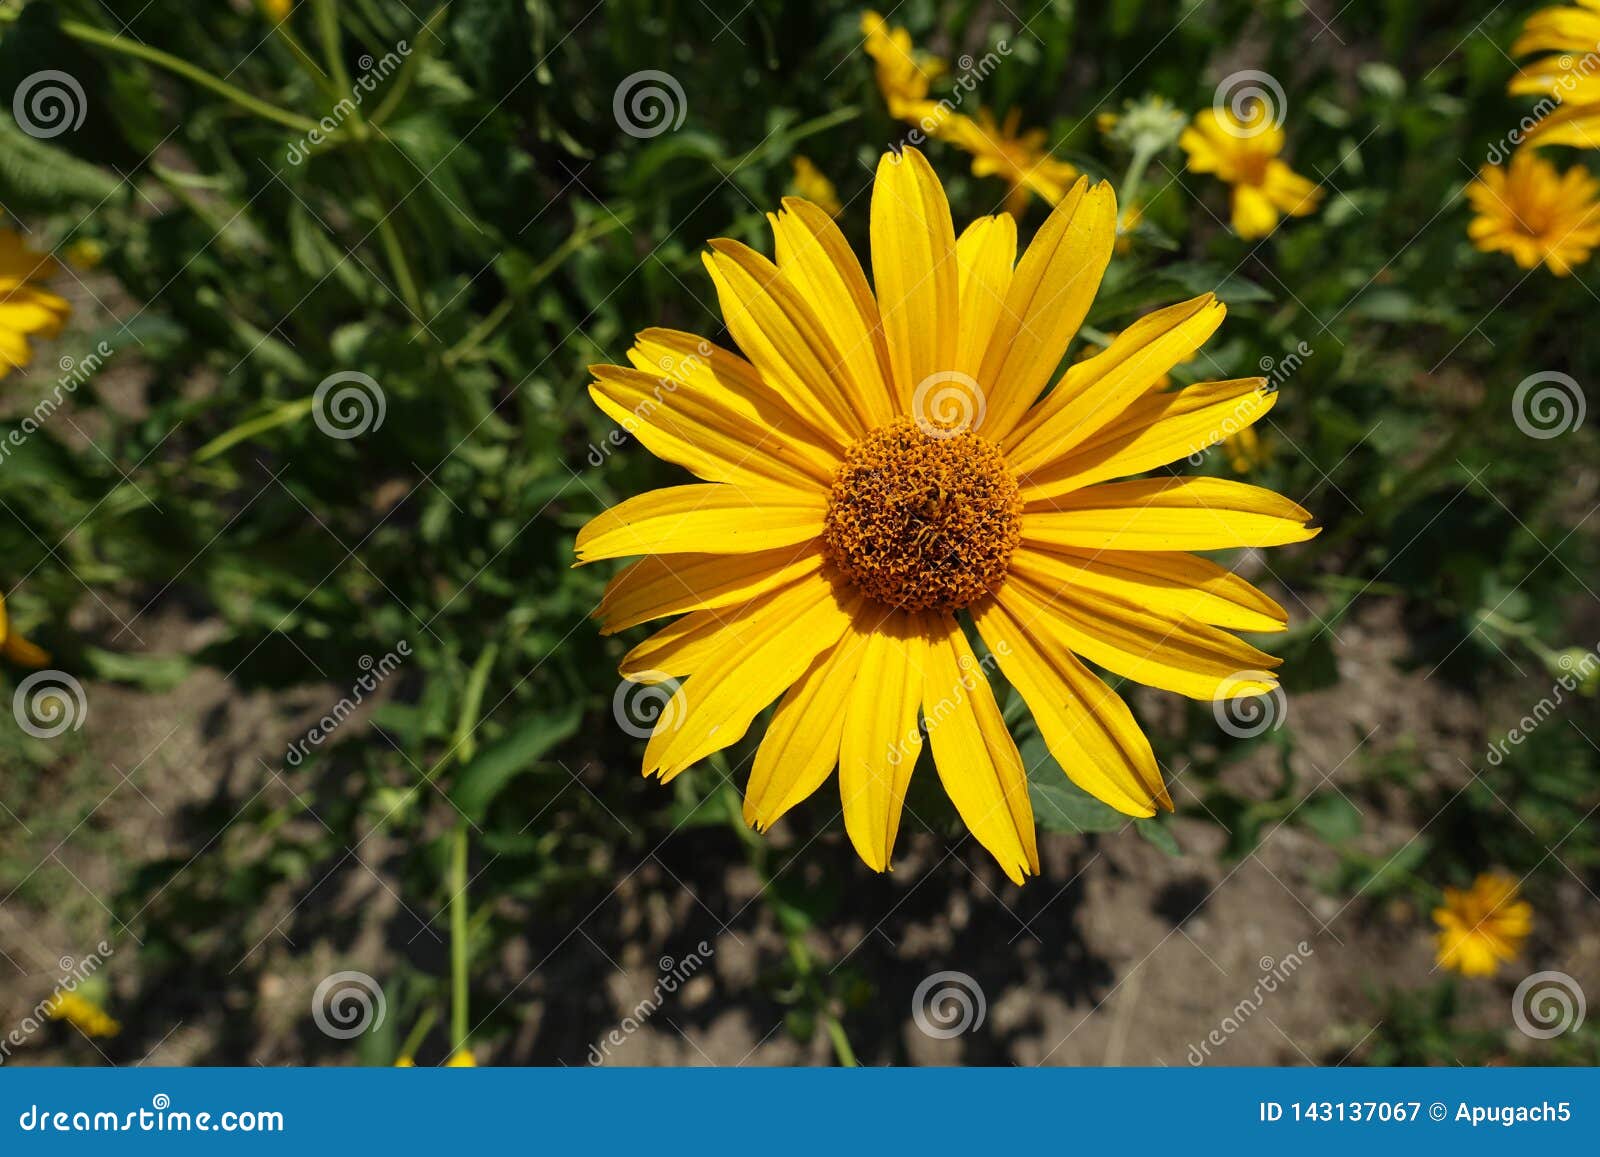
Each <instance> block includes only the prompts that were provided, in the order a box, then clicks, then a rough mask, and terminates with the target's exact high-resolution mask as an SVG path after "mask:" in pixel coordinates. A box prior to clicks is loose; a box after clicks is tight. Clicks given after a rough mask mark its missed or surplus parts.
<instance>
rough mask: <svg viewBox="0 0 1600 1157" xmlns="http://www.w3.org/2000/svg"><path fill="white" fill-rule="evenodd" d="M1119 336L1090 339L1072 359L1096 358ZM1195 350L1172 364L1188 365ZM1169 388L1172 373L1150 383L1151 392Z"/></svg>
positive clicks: (1119, 246)
mask: <svg viewBox="0 0 1600 1157" xmlns="http://www.w3.org/2000/svg"><path fill="white" fill-rule="evenodd" d="M1116 251H1117V252H1118V253H1120V252H1122V235H1121V232H1120V230H1119V232H1118V235H1117V245H1116ZM1121 336H1122V332H1121V331H1120V330H1112V331H1111V332H1110V333H1108V334H1106V335H1105V344H1104V345H1101V344H1098V343H1096V342H1094V341H1090V342H1088V343H1087V344H1086V345H1085V346H1084V347H1083V349H1081V350H1079V351H1078V356H1077V357H1076V358H1074V359H1073V360H1074V361H1080V362H1086V361H1088V360H1089V359H1090V358H1097V357H1099V356H1100V355H1101V354H1103V353H1105V352H1106V350H1108V349H1110V348H1111V347H1112V346H1113V345H1115V344H1116V342H1117V339H1118V338H1119V337H1121ZM1197 351H1198V347H1196V349H1195V350H1191V351H1189V353H1187V354H1185V355H1184V356H1182V357H1179V358H1177V359H1175V360H1174V361H1173V363H1172V365H1173V366H1174V367H1177V366H1186V365H1188V364H1189V363H1190V362H1192V361H1194V355H1195V353H1196V352H1197ZM1171 388H1172V375H1171V374H1162V375H1161V376H1160V377H1158V378H1157V379H1156V380H1155V381H1153V382H1151V383H1150V392H1151V393H1160V392H1161V391H1163V390H1168V389H1171Z"/></svg>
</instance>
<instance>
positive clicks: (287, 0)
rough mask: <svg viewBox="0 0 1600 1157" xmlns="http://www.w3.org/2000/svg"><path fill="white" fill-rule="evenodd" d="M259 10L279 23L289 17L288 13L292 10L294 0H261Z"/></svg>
mask: <svg viewBox="0 0 1600 1157" xmlns="http://www.w3.org/2000/svg"><path fill="white" fill-rule="evenodd" d="M261 11H262V12H264V13H266V14H267V16H268V17H269V18H270V19H272V20H276V21H277V22H278V23H280V24H281V23H283V22H284V21H285V20H287V19H289V13H290V12H292V11H294V0H261Z"/></svg>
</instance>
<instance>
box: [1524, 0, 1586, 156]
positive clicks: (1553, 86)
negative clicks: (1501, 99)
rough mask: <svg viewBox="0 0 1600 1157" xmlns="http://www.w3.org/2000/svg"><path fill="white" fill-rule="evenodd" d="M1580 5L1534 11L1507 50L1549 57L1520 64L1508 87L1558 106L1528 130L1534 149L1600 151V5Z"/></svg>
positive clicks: (1529, 141) (1579, 1) (1583, 1)
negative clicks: (1569, 147)
mask: <svg viewBox="0 0 1600 1157" xmlns="http://www.w3.org/2000/svg"><path fill="white" fill-rule="evenodd" d="M1578 3H1579V4H1580V5H1582V7H1580V8H1572V7H1555V8H1542V9H1540V10H1539V11H1538V12H1535V13H1534V14H1533V15H1532V16H1529V17H1528V19H1527V22H1526V23H1525V24H1524V25H1523V26H1522V35H1521V36H1519V37H1517V40H1516V43H1515V44H1513V45H1512V46H1511V55H1513V56H1526V55H1528V54H1529V53H1534V52H1545V53H1549V54H1550V55H1548V56H1541V57H1539V58H1538V59H1537V60H1534V61H1531V62H1529V63H1528V64H1525V65H1523V67H1522V68H1521V69H1520V70H1518V72H1517V74H1516V75H1515V76H1513V77H1512V78H1511V83H1510V84H1509V85H1508V86H1507V90H1508V91H1509V92H1511V93H1512V94H1513V95H1523V96H1543V97H1547V98H1551V99H1553V101H1554V102H1555V103H1556V104H1557V105H1559V107H1557V108H1555V109H1554V110H1553V111H1550V112H1549V113H1548V115H1544V116H1541V117H1540V119H1539V121H1538V123H1537V124H1535V125H1534V126H1533V128H1532V129H1531V130H1529V132H1528V136H1527V142H1528V144H1529V145H1531V146H1533V147H1535V148H1537V147H1539V146H1542V145H1573V146H1576V147H1577V148H1580V149H1593V148H1600V67H1597V61H1600V0H1578ZM1545 111H1546V108H1545V107H1541V108H1540V112H1541V113H1542V112H1545Z"/></svg>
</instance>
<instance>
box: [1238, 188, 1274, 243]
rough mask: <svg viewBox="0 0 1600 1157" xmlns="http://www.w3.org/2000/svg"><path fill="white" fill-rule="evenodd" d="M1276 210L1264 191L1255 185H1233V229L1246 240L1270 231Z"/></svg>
mask: <svg viewBox="0 0 1600 1157" xmlns="http://www.w3.org/2000/svg"><path fill="white" fill-rule="evenodd" d="M1277 223H1278V210H1277V208H1276V207H1275V206H1274V205H1273V203H1272V199H1271V198H1270V197H1268V196H1267V194H1266V191H1265V190H1263V189H1261V188H1259V187H1257V186H1255V185H1235V186H1234V187H1233V231H1234V232H1235V233H1237V234H1238V235H1239V236H1240V237H1241V238H1243V239H1244V240H1246V241H1254V240H1256V239H1257V238H1259V237H1265V236H1266V235H1267V234H1268V233H1271V232H1272V230H1273V227H1274V226H1275V225H1277Z"/></svg>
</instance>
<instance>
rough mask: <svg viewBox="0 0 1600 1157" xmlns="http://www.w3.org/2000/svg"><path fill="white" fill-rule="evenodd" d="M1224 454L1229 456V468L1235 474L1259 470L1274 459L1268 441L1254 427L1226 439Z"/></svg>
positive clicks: (1223, 443) (1223, 448) (1223, 446)
mask: <svg viewBox="0 0 1600 1157" xmlns="http://www.w3.org/2000/svg"><path fill="white" fill-rule="evenodd" d="M1222 452H1223V453H1224V454H1226V455H1227V456H1228V466H1229V468H1230V469H1232V470H1233V472H1234V473H1235V474H1249V473H1250V472H1251V471H1253V470H1259V469H1260V468H1261V467H1263V466H1265V465H1266V464H1267V462H1268V461H1269V460H1270V459H1271V457H1272V455H1271V452H1270V448H1269V447H1268V445H1267V442H1266V439H1264V438H1262V437H1261V435H1260V434H1259V433H1258V432H1257V431H1256V428H1255V427H1254V426H1246V427H1245V428H1244V429H1243V430H1240V431H1239V432H1238V433H1237V434H1229V435H1228V436H1227V437H1226V438H1224V439H1223V440H1222Z"/></svg>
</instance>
